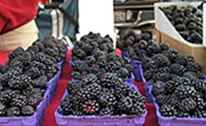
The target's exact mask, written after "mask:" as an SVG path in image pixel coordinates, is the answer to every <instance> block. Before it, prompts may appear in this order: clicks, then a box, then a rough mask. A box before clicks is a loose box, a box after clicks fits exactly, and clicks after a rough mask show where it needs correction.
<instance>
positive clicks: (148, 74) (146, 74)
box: [144, 70, 153, 80]
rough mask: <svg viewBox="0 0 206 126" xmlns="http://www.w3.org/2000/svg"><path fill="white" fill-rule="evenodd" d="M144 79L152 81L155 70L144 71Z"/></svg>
mask: <svg viewBox="0 0 206 126" xmlns="http://www.w3.org/2000/svg"><path fill="white" fill-rule="evenodd" d="M144 77H145V79H146V80H151V79H152V77H153V70H146V71H144Z"/></svg>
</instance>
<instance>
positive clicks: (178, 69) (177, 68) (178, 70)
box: [170, 64, 185, 76]
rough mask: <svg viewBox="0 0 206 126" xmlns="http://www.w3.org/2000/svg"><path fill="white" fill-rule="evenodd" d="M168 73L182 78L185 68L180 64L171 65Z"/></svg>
mask: <svg viewBox="0 0 206 126" xmlns="http://www.w3.org/2000/svg"><path fill="white" fill-rule="evenodd" d="M170 72H171V73H173V74H176V75H179V76H182V75H183V73H184V72H185V67H184V66H183V65H180V64H172V65H171V66H170Z"/></svg>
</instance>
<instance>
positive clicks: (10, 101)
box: [0, 37, 66, 116]
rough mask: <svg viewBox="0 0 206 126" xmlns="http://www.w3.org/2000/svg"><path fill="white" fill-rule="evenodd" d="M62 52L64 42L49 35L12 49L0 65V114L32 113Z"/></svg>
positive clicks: (17, 114) (63, 53) (64, 49)
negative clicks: (25, 45)
mask: <svg viewBox="0 0 206 126" xmlns="http://www.w3.org/2000/svg"><path fill="white" fill-rule="evenodd" d="M65 53H66V45H65V44H64V43H63V42H62V41H60V40H56V39H54V38H52V37H50V38H46V39H45V40H43V41H36V42H34V44H33V45H32V46H30V47H29V48H28V49H27V50H24V49H22V48H17V49H16V50H14V51H13V52H12V53H11V54H10V56H9V62H8V64H7V65H6V66H0V116H30V115H32V114H33V113H34V112H35V110H36V107H37V106H38V104H39V103H40V102H41V101H42V99H43V96H44V93H45V91H46V89H47V82H48V80H50V79H51V78H52V77H53V76H54V75H55V74H56V72H57V71H58V67H57V63H59V62H60V61H63V60H64V57H65Z"/></svg>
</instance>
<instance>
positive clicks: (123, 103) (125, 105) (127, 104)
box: [117, 96, 133, 113]
mask: <svg viewBox="0 0 206 126" xmlns="http://www.w3.org/2000/svg"><path fill="white" fill-rule="evenodd" d="M117 107H118V109H119V110H120V112H123V113H125V112H128V111H129V110H130V109H131V108H132V107H133V100H132V99H131V98H130V97H127V96H126V97H122V98H121V99H120V101H119V102H118V104H117Z"/></svg>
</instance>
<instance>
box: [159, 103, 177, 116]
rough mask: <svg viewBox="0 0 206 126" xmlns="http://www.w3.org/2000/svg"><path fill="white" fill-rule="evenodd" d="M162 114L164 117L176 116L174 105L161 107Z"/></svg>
mask: <svg viewBox="0 0 206 126" xmlns="http://www.w3.org/2000/svg"><path fill="white" fill-rule="evenodd" d="M160 112H161V114H162V115H163V116H166V117H172V116H175V115H176V109H175V107H174V106H172V105H167V104H164V105H162V106H161V107H160Z"/></svg>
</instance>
